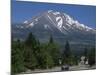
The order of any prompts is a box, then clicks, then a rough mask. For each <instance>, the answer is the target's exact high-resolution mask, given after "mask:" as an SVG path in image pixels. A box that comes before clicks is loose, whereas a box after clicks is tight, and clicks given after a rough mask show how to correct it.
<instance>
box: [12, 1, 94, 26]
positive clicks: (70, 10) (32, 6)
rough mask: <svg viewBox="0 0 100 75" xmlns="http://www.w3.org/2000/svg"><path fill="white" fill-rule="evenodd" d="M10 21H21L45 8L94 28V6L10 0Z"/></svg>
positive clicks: (43, 10)
mask: <svg viewBox="0 0 100 75" xmlns="http://www.w3.org/2000/svg"><path fill="white" fill-rule="evenodd" d="M11 8H12V9H11V11H12V12H11V16H12V18H11V20H12V23H22V22H24V21H25V20H28V19H30V18H32V16H35V15H38V14H39V13H42V12H45V11H47V10H54V11H60V12H65V13H67V14H69V15H70V16H71V17H73V18H74V19H75V20H78V21H79V22H80V23H83V24H85V25H87V26H89V27H92V28H96V6H88V5H85V6H84V5H71V4H54V3H52V4H51V3H40V2H22V1H12V6H11Z"/></svg>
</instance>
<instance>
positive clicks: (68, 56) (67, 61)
mask: <svg viewBox="0 0 100 75" xmlns="http://www.w3.org/2000/svg"><path fill="white" fill-rule="evenodd" d="M71 55H72V54H71V50H70V45H69V42H68V41H66V44H65V48H64V51H63V54H62V62H63V64H70V61H71Z"/></svg>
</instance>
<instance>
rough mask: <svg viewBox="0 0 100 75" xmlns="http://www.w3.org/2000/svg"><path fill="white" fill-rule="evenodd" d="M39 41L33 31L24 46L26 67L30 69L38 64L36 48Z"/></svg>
mask: <svg viewBox="0 0 100 75" xmlns="http://www.w3.org/2000/svg"><path fill="white" fill-rule="evenodd" d="M36 43H37V41H36V39H35V37H34V35H33V34H32V33H29V35H28V37H27V39H26V40H25V46H24V47H25V48H24V62H25V67H27V68H29V69H35V67H36V65H37V59H36V54H35V52H36V51H35V49H36V46H37V44H36Z"/></svg>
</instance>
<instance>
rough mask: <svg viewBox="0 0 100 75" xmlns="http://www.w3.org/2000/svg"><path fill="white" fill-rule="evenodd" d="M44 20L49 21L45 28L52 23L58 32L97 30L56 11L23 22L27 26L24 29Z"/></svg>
mask: <svg viewBox="0 0 100 75" xmlns="http://www.w3.org/2000/svg"><path fill="white" fill-rule="evenodd" d="M43 19H44V20H45V21H46V20H47V21H48V24H44V25H45V26H44V28H47V25H48V26H49V25H50V24H49V22H50V23H51V24H52V25H54V26H55V27H56V28H57V29H58V30H60V31H61V32H63V33H66V32H67V31H68V30H79V31H85V32H91V31H92V32H95V29H93V28H91V27H88V26H86V25H84V24H81V23H79V21H77V20H75V19H73V18H72V17H71V16H69V15H68V14H66V13H63V12H59V11H54V10H48V11H46V12H45V13H42V15H39V16H37V17H34V18H32V19H31V20H26V21H24V22H23V23H24V24H25V25H24V27H26V28H29V27H34V26H35V25H36V24H38V23H39V21H40V20H43ZM49 27H50V26H49Z"/></svg>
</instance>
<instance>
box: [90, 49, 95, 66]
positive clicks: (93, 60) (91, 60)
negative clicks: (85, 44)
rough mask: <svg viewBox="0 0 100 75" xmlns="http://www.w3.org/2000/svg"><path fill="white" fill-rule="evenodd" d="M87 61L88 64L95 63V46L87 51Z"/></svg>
mask: <svg viewBox="0 0 100 75" xmlns="http://www.w3.org/2000/svg"><path fill="white" fill-rule="evenodd" d="M88 61H89V65H90V66H92V65H95V64H96V50H95V48H92V49H91V51H90V52H89V55H88Z"/></svg>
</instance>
